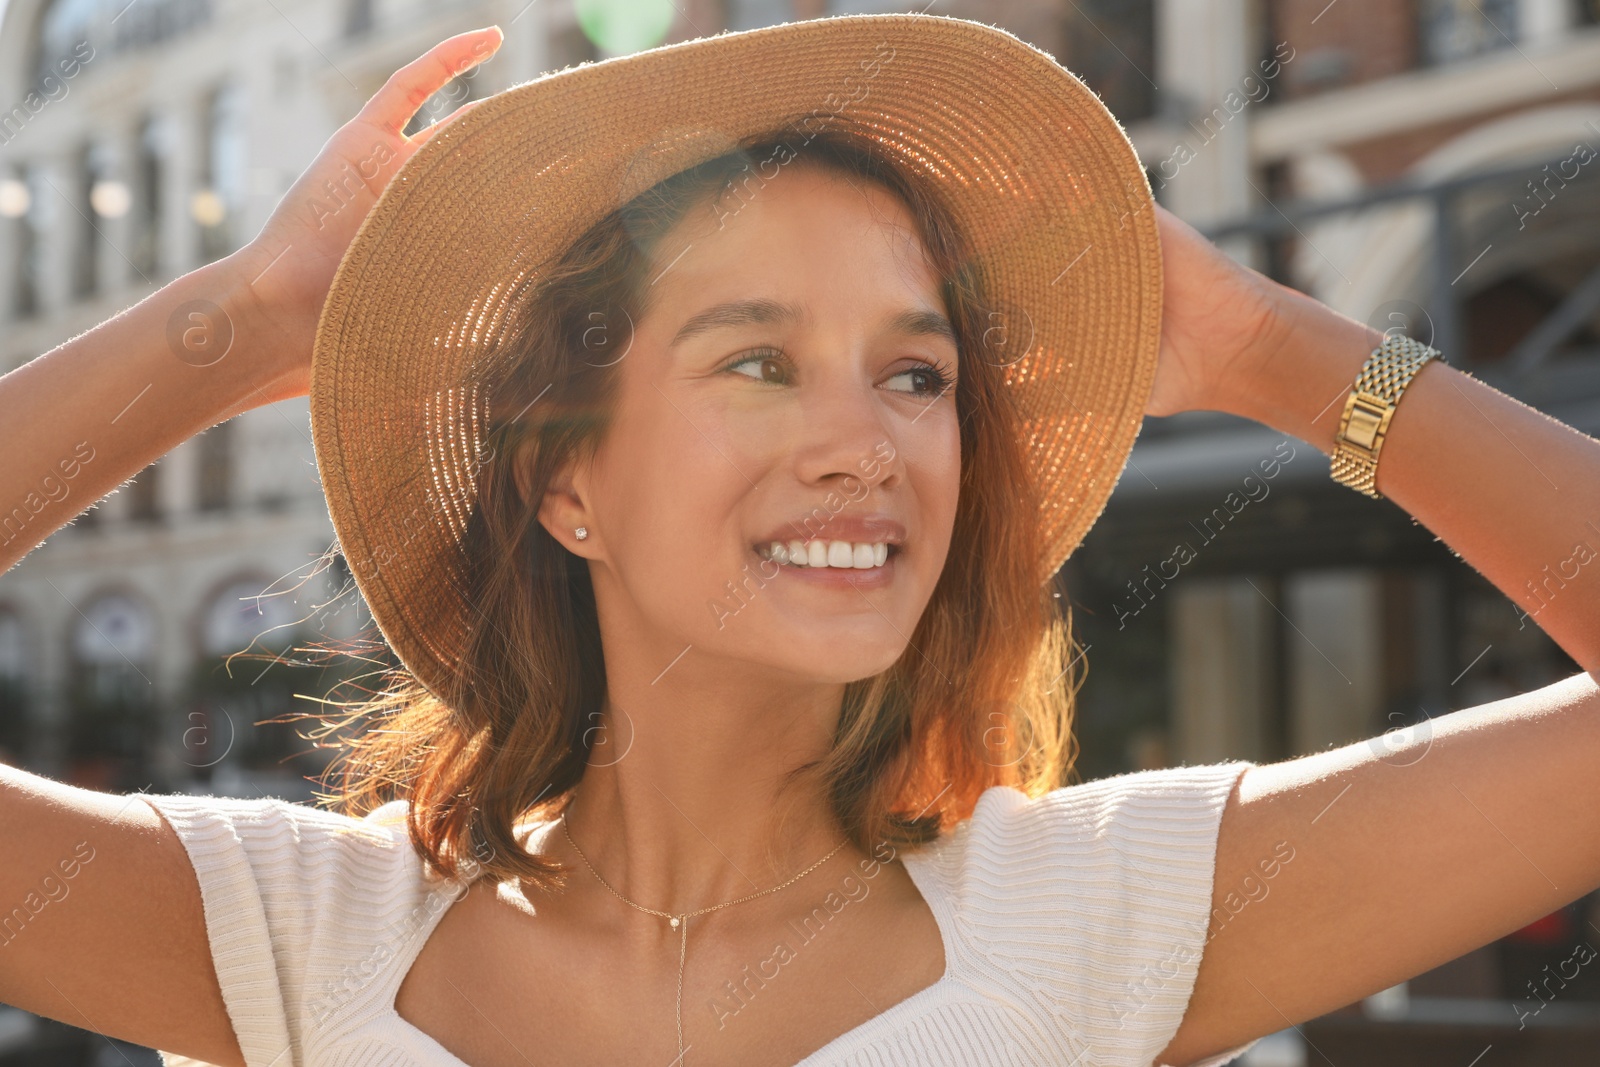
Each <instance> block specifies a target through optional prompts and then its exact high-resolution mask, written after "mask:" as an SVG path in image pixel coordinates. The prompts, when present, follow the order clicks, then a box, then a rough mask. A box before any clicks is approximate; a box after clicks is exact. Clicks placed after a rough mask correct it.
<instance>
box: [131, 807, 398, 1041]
mask: <svg viewBox="0 0 1600 1067" xmlns="http://www.w3.org/2000/svg"><path fill="white" fill-rule="evenodd" d="M140 799H142V800H144V801H146V802H147V803H149V804H150V805H151V806H152V807H153V808H155V809H156V811H158V812H159V813H160V814H161V815H162V816H163V817H164V818H165V819H166V821H167V823H168V824H169V825H170V826H171V827H172V828H173V830H174V831H176V833H177V835H178V837H179V839H180V840H181V841H182V842H183V846H184V849H185V850H186V851H187V852H188V855H189V860H190V863H191V865H192V866H193V868H194V872H195V877H196V879H197V880H198V881H199V884H200V894H201V898H202V901H203V903H204V907H205V920H206V934H207V938H208V940H209V942H210V946H211V955H212V961H213V963H214V965H215V967H216V972H217V981H218V984H219V985H220V986H221V989H222V999H223V1002H224V1004H225V1005H226V1007H227V1010H228V1017H229V1019H230V1021H231V1022H232V1024H233V1028H234V1033H235V1035H236V1036H237V1038H238V1041H239V1046H240V1048H241V1050H242V1051H243V1053H244V1059H245V1064H246V1067H299V1065H300V1064H301V1063H302V1062H303V1060H302V1049H303V1048H304V1047H305V1045H306V1042H307V1040H308V1039H309V1038H310V1036H311V1035H312V1033H313V1032H314V1031H315V1030H316V1029H317V1028H318V1027H319V1026H321V1025H322V1024H323V1023H325V1022H326V1021H327V1019H328V1017H329V1015H330V1010H329V1009H330V1007H337V1008H340V1009H346V1010H348V1009H349V1008H350V1007H351V1005H352V1004H354V1003H356V1001H357V999H358V998H354V997H350V996H343V997H330V996H329V995H328V993H329V991H331V990H338V989H341V981H342V979H343V978H346V977H348V974H347V972H350V971H351V965H352V963H353V961H357V960H361V959H363V958H368V959H370V958H371V956H372V954H373V947H374V946H375V945H379V944H381V943H382V941H383V938H384V934H385V931H384V926H385V923H384V918H385V916H387V915H391V914H393V913H395V912H396V911H399V912H401V913H403V912H404V911H405V910H406V908H408V907H411V906H414V905H415V904H417V903H418V902H420V901H421V900H422V899H424V898H425V897H426V896H427V895H428V891H429V887H428V886H427V885H426V884H424V883H425V881H426V879H425V878H424V877H423V876H422V874H421V869H422V864H421V861H420V859H419V858H418V857H417V856H416V854H415V853H414V851H413V850H412V849H411V846H410V842H409V841H408V840H407V838H406V836H405V833H404V830H403V824H402V823H398V822H397V816H398V815H399V813H401V812H403V803H400V802H396V803H393V804H388V805H385V806H384V807H383V808H380V809H378V810H377V811H375V812H373V813H372V814H371V815H369V816H367V818H366V819H356V818H352V817H350V816H346V815H340V814H338V813H335V812H330V811H327V810H324V809H320V808H312V807H309V806H307V805H303V804H296V803H291V802H289V801H286V800H281V799H276V798H260V799H238V798H232V797H216V796H190V795H186V794H169V795H142V796H141V798H140ZM397 827H398V829H397ZM366 973H367V974H368V975H370V969H369V971H368V972H366ZM348 985H349V983H348V982H345V983H344V986H345V987H348ZM162 1058H163V1062H164V1063H165V1064H167V1067H206V1065H204V1064H202V1063H201V1061H198V1060H193V1059H190V1058H188V1057H183V1056H177V1055H174V1054H171V1053H165V1052H163V1053H162Z"/></svg>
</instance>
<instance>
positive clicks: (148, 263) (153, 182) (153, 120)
mask: <svg viewBox="0 0 1600 1067" xmlns="http://www.w3.org/2000/svg"><path fill="white" fill-rule="evenodd" d="M168 133H169V127H168V124H167V122H166V120H165V119H163V118H160V117H155V116H152V117H150V118H147V119H145V120H144V122H143V123H142V124H141V125H140V127H139V145H138V148H137V158H136V161H135V163H134V175H133V183H134V189H133V204H134V233H133V254H132V256H131V257H130V258H131V259H132V261H133V268H134V270H136V271H138V272H139V274H140V276H141V277H143V278H144V279H145V280H146V281H153V280H155V278H156V276H157V275H158V274H159V273H160V272H161V226H162V211H161V190H162V184H163V182H164V179H165V174H166V158H167V144H168Z"/></svg>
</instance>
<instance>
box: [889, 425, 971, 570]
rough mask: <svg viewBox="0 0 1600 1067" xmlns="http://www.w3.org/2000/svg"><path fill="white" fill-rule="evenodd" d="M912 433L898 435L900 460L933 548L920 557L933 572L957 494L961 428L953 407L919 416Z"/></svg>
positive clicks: (940, 562)
mask: <svg viewBox="0 0 1600 1067" xmlns="http://www.w3.org/2000/svg"><path fill="white" fill-rule="evenodd" d="M911 429H912V431H913V432H912V433H909V434H904V435H902V437H901V441H902V445H901V446H900V447H901V450H902V455H901V457H900V458H901V460H902V462H904V463H905V469H906V474H907V477H908V478H909V479H910V481H911V485H912V488H913V489H914V490H915V491H916V497H917V500H918V502H919V505H920V507H921V509H922V512H923V520H924V522H926V524H927V525H926V530H925V537H926V538H927V540H928V547H929V548H931V549H933V550H934V551H933V552H931V553H928V554H926V555H925V557H924V562H926V563H927V564H928V565H929V566H930V567H931V568H932V569H933V571H934V573H937V572H938V571H939V570H941V569H943V566H944V559H945V556H946V554H947V553H948V551H949V548H950V534H951V532H952V530H953V529H954V527H955V519H956V509H957V506H958V503H959V501H960V497H961V432H960V429H959V428H958V426H957V424H956V419H955V414H954V411H953V409H951V410H948V411H946V412H941V413H940V414H939V415H938V416H937V417H935V416H934V415H932V414H931V413H930V414H929V415H928V416H927V417H925V418H922V419H919V420H918V421H917V422H916V423H915V425H914V426H913V427H911Z"/></svg>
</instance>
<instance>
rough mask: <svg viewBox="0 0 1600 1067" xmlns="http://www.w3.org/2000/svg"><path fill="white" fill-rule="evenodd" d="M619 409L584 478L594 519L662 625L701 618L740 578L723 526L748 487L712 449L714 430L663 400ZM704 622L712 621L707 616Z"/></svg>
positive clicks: (626, 578) (622, 575)
mask: <svg viewBox="0 0 1600 1067" xmlns="http://www.w3.org/2000/svg"><path fill="white" fill-rule="evenodd" d="M651 396H652V397H654V398H655V399H656V401H657V403H655V404H651V403H648V402H645V403H641V404H637V405H627V404H624V405H620V406H619V409H618V412H617V414H618V416H619V417H618V418H617V419H616V420H615V421H614V422H613V425H612V432H611V433H610V434H609V435H608V437H607V440H606V443H605V445H604V446H603V447H602V449H601V451H600V453H599V454H598V455H597V456H596V463H595V466H594V469H593V476H592V479H591V482H590V498H591V504H592V507H593V509H594V511H595V514H596V521H597V523H598V524H599V525H600V527H601V529H603V530H604V531H605V542H606V549H607V552H608V555H609V557H610V560H611V565H612V567H613V568H614V570H615V572H616V575H617V577H618V579H619V580H620V581H621V582H622V584H623V585H624V587H625V588H626V589H627V591H628V595H629V596H630V597H631V598H632V599H633V600H634V602H635V603H636V604H638V605H639V606H640V608H641V609H642V610H643V611H645V612H646V613H647V614H650V615H652V616H656V617H657V618H658V619H659V620H661V621H666V620H668V619H673V620H678V621H679V622H680V623H684V624H687V622H698V621H700V617H701V615H704V614H706V607H705V602H706V600H707V599H708V598H709V597H712V596H715V595H716V592H717V590H719V589H721V588H722V584H723V582H724V581H726V580H728V579H730V578H734V577H737V571H738V566H739V564H740V563H742V562H743V561H742V560H733V559H729V558H727V556H728V554H729V553H730V551H732V549H733V548H734V547H736V546H739V545H741V544H742V542H739V541H738V538H737V536H736V535H735V534H734V533H730V529H729V525H728V524H729V523H731V522H732V521H733V518H734V516H735V515H736V514H737V513H738V502H739V499H740V498H741V496H742V495H743V494H744V493H745V492H747V491H748V489H749V483H747V482H746V481H745V480H744V478H743V477H741V476H740V474H739V471H738V469H737V468H736V467H735V466H734V465H733V464H732V463H730V461H729V459H728V458H726V457H725V455H724V453H723V452H719V450H718V448H717V447H716V445H717V443H718V442H717V437H718V436H720V435H719V434H718V432H717V430H718V428H717V427H716V426H715V425H710V426H708V425H705V420H703V419H701V420H694V421H691V420H690V419H688V418H686V417H685V416H684V415H683V414H680V413H679V412H678V411H676V410H675V409H674V408H672V407H671V406H670V405H668V404H666V403H665V402H664V401H661V400H660V398H659V397H658V396H656V395H655V394H654V393H653V392H652V393H651ZM706 617H707V618H709V617H710V616H709V615H706Z"/></svg>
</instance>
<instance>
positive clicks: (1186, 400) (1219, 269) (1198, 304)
mask: <svg viewBox="0 0 1600 1067" xmlns="http://www.w3.org/2000/svg"><path fill="white" fill-rule="evenodd" d="M1155 212H1156V223H1157V226H1158V228H1159V231H1160V233H1161V259H1162V273H1163V280H1162V313H1161V355H1160V361H1159V363H1158V364H1157V366H1156V381H1155V387H1154V389H1153V390H1152V391H1151V393H1150V400H1149V402H1148V404H1147V405H1146V406H1145V414H1147V415H1174V414H1177V413H1178V412H1180V411H1191V410H1196V409H1203V410H1211V411H1230V410H1234V408H1233V406H1232V401H1231V400H1230V397H1231V396H1232V394H1233V393H1235V392H1237V391H1239V389H1240V387H1241V386H1243V385H1244V384H1245V383H1246V382H1247V381H1248V380H1249V378H1250V376H1252V375H1259V374H1260V373H1261V372H1262V370H1263V368H1264V365H1265V361H1266V360H1267V359H1268V358H1269V357H1270V355H1271V353H1272V351H1273V350H1274V342H1275V340H1276V339H1277V337H1278V336H1279V333H1280V326H1281V319H1282V316H1281V315H1280V311H1279V308H1280V303H1281V301H1280V299H1279V290H1282V289H1283V288H1284V287H1283V286H1280V285H1279V284H1278V283H1277V282H1274V281H1273V280H1272V279H1270V278H1268V277H1266V276H1265V275H1263V274H1261V273H1259V272H1257V271H1254V270H1251V269H1250V268H1248V267H1245V266H1242V265H1240V264H1239V263H1237V262H1235V261H1234V260H1233V259H1231V258H1230V257H1229V256H1228V255H1227V254H1226V253H1225V252H1223V251H1222V250H1221V249H1220V248H1218V247H1217V246H1216V245H1214V244H1212V243H1211V242H1210V241H1208V240H1206V239H1205V238H1204V237H1202V236H1201V235H1200V234H1199V233H1198V232H1197V231H1196V230H1195V228H1194V227H1192V226H1190V225H1189V224H1188V223H1186V222H1184V221H1183V220H1182V219H1180V218H1178V217H1177V216H1176V215H1174V214H1172V212H1170V211H1168V210H1167V209H1166V208H1164V207H1161V206H1160V205H1159V204H1157V205H1155Z"/></svg>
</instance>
